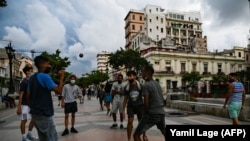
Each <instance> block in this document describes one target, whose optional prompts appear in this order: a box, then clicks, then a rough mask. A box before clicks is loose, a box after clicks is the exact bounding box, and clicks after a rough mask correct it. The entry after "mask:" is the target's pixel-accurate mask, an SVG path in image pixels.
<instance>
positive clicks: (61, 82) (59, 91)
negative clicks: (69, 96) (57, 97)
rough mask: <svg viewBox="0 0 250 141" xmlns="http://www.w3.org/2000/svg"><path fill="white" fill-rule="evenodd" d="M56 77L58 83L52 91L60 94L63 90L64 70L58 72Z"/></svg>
mask: <svg viewBox="0 0 250 141" xmlns="http://www.w3.org/2000/svg"><path fill="white" fill-rule="evenodd" d="M58 75H59V83H58V85H57V86H56V87H54V88H53V91H54V92H55V93H58V94H61V93H62V88H63V79H64V70H60V71H59V72H58Z"/></svg>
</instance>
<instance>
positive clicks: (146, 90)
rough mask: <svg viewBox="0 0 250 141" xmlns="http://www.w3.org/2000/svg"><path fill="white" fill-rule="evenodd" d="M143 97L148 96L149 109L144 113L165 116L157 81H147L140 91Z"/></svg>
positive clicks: (162, 99) (162, 98)
mask: <svg viewBox="0 0 250 141" xmlns="http://www.w3.org/2000/svg"><path fill="white" fill-rule="evenodd" d="M142 94H143V95H149V109H148V111H146V112H147V113H149V114H165V111H164V106H165V104H164V97H163V94H162V90H161V86H160V85H159V83H158V82H157V81H154V80H150V81H147V82H146V83H145V84H144V86H143V89H142Z"/></svg>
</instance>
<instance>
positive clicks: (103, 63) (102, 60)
mask: <svg viewBox="0 0 250 141" xmlns="http://www.w3.org/2000/svg"><path fill="white" fill-rule="evenodd" d="M109 54H110V53H109V52H108V51H101V52H99V53H98V54H97V56H96V57H97V70H99V71H101V72H103V73H108V71H109V70H110V69H111V68H110V67H109V66H108V63H107V62H108V55H109Z"/></svg>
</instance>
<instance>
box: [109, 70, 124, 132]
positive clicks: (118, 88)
mask: <svg viewBox="0 0 250 141" xmlns="http://www.w3.org/2000/svg"><path fill="white" fill-rule="evenodd" d="M122 80H123V75H122V74H118V78H117V81H116V82H114V83H113V85H112V88H111V93H112V95H113V96H114V98H113V101H112V110H111V111H112V117H113V122H114V123H113V125H112V126H111V127H110V128H111V129H113V128H116V127H117V126H118V124H117V122H116V120H117V117H116V113H117V112H118V110H119V114H120V122H121V124H120V129H123V118H124V117H123V115H122V106H123V98H124V95H123V94H124V84H123V83H122Z"/></svg>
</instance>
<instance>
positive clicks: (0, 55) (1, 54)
mask: <svg viewBox="0 0 250 141" xmlns="http://www.w3.org/2000/svg"><path fill="white" fill-rule="evenodd" d="M25 65H32V60H31V59H30V58H29V59H28V57H25V56H23V55H22V54H20V53H17V52H15V57H14V58H13V60H12V79H13V83H14V87H15V91H16V92H18V90H19V84H20V81H21V79H22V78H23V77H25V75H24V74H23V72H22V69H23V67H24V66H25ZM0 77H5V78H7V81H8V80H9V79H10V64H9V58H8V55H7V53H6V50H5V48H0ZM7 81H6V84H7V83H8V82H7Z"/></svg>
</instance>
